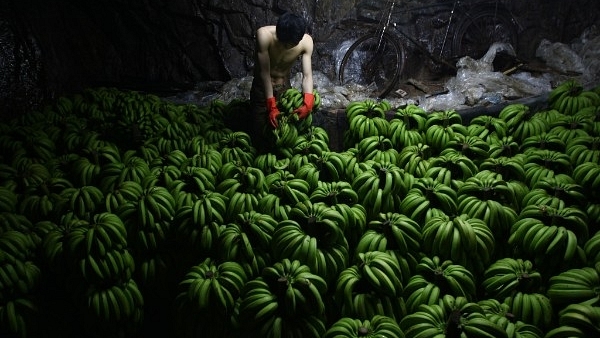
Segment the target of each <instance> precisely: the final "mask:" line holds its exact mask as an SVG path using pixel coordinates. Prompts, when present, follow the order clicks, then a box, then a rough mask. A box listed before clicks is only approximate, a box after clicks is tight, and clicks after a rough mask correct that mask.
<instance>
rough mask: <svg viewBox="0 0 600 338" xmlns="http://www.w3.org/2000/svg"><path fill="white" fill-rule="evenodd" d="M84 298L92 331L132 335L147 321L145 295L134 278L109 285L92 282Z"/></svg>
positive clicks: (88, 323) (88, 322)
mask: <svg viewBox="0 0 600 338" xmlns="http://www.w3.org/2000/svg"><path fill="white" fill-rule="evenodd" d="M84 301H85V303H84V305H83V306H84V311H85V312H84V316H85V318H86V323H87V325H86V331H89V333H91V332H95V333H99V332H100V333H103V334H114V335H119V334H131V333H132V332H135V331H136V329H137V328H139V326H140V325H141V324H142V322H143V320H144V295H143V294H142V292H141V290H140V288H139V287H138V284H137V283H136V282H135V280H134V279H133V278H131V279H128V280H125V281H123V282H120V283H114V284H109V285H105V286H98V285H90V286H89V287H88V288H87V290H86V293H85V299H84Z"/></svg>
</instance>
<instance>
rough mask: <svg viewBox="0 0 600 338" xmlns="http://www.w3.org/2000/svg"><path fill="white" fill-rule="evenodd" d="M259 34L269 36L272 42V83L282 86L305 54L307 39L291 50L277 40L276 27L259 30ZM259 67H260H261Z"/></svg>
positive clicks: (270, 56) (270, 50)
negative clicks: (295, 64)
mask: <svg viewBox="0 0 600 338" xmlns="http://www.w3.org/2000/svg"><path fill="white" fill-rule="evenodd" d="M258 34H268V37H269V39H270V41H271V43H270V44H269V59H270V74H271V81H272V82H273V84H280V83H282V82H283V81H285V79H286V78H288V77H289V75H290V69H291V68H292V66H293V65H294V63H295V62H296V61H297V60H298V58H299V57H300V56H301V55H302V54H303V53H304V50H305V43H306V42H305V39H302V40H301V41H300V43H298V44H297V45H296V46H293V47H291V48H290V46H285V45H284V44H282V43H280V42H279V41H278V40H277V36H276V34H275V26H265V27H262V28H260V29H259V32H258ZM257 66H258V67H260V65H257ZM258 67H257V68H258ZM259 72H260V70H259Z"/></svg>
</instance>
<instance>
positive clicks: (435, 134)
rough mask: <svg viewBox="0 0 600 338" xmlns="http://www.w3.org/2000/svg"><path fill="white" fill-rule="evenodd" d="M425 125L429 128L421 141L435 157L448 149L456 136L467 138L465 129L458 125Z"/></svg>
mask: <svg viewBox="0 0 600 338" xmlns="http://www.w3.org/2000/svg"><path fill="white" fill-rule="evenodd" d="M428 121H429V120H428ZM427 125H429V126H428V127H427V130H426V131H425V133H424V137H423V140H424V143H425V144H427V145H429V146H430V147H431V149H432V152H433V153H434V154H437V155H439V154H440V153H441V152H442V151H444V150H445V149H446V148H448V147H449V143H450V141H452V140H454V139H455V138H457V137H458V135H463V136H467V134H468V132H467V130H466V127H465V126H464V125H462V124H458V123H456V124H451V125H448V126H444V125H442V124H435V123H434V124H427Z"/></svg>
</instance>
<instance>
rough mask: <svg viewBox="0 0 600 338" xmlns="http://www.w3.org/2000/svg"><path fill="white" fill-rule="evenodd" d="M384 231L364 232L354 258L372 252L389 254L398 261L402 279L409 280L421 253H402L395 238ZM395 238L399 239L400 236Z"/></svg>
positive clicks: (368, 230)
mask: <svg viewBox="0 0 600 338" xmlns="http://www.w3.org/2000/svg"><path fill="white" fill-rule="evenodd" d="M382 215H383V214H382ZM382 230H385V229H379V230H377V229H368V228H367V229H366V230H364V231H363V233H362V235H361V236H360V237H358V239H357V241H356V245H355V247H354V250H353V256H352V257H356V256H357V255H358V254H365V253H367V252H371V251H381V252H385V253H388V254H390V255H392V257H394V258H395V259H396V260H397V262H398V264H399V266H400V271H401V275H400V277H401V278H408V276H410V275H412V272H413V271H414V267H415V266H416V265H417V258H416V257H418V255H420V252H417V253H414V252H411V253H402V249H399V248H397V244H396V243H394V241H395V238H393V237H394V236H392V235H390V234H389V233H385V232H383V231H382ZM395 236H396V237H398V236H399V235H395Z"/></svg>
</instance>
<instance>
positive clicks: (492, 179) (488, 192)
mask: <svg viewBox="0 0 600 338" xmlns="http://www.w3.org/2000/svg"><path fill="white" fill-rule="evenodd" d="M457 194H458V198H457V204H458V207H457V210H458V212H459V213H461V214H462V213H464V214H467V215H469V216H470V217H474V218H479V219H481V220H483V221H484V222H485V224H487V226H488V227H489V228H490V229H492V232H493V233H494V235H496V236H502V235H504V234H507V233H508V231H509V229H510V228H509V227H510V225H511V224H512V223H513V222H514V220H515V219H516V218H517V216H518V215H517V213H516V211H515V209H516V208H518V206H519V204H518V202H517V201H516V196H515V194H514V190H513V189H512V187H511V186H510V185H509V184H508V183H507V182H506V181H504V180H503V179H500V178H498V177H497V176H496V175H494V173H491V172H486V171H480V172H479V173H478V174H476V175H475V176H473V177H470V178H468V179H467V180H465V181H464V183H463V184H462V185H461V186H460V187H459V189H458V191H457ZM500 238H502V237H500Z"/></svg>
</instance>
